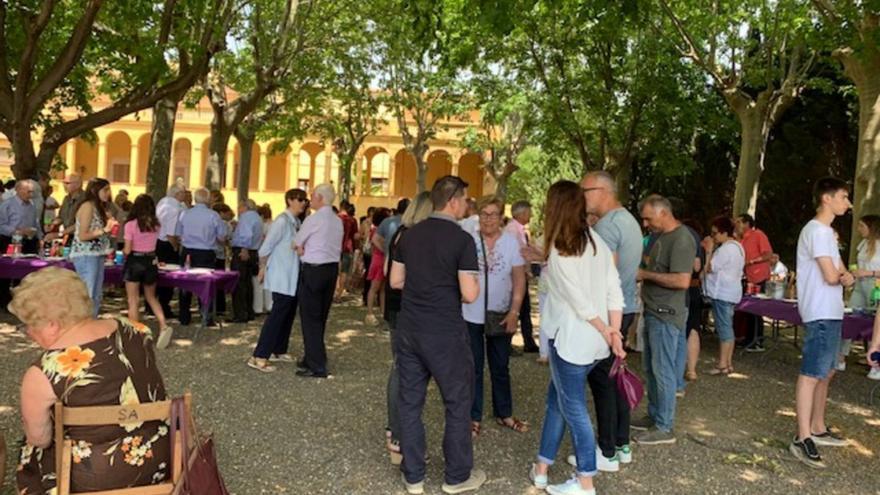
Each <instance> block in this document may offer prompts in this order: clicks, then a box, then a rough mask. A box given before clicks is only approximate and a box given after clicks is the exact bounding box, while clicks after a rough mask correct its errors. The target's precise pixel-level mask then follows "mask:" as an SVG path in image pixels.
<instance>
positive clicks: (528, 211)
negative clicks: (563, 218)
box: [504, 201, 538, 352]
mask: <svg viewBox="0 0 880 495" xmlns="http://www.w3.org/2000/svg"><path fill="white" fill-rule="evenodd" d="M510 215H511V216H512V217H513V218H512V219H511V220H510V222H507V226H506V227H504V230H505V231H506V232H509V233H511V234H513V236H514V237H515V238H516V240H517V241H519V246H520V248H524V247H526V246H528V245H529V234H528V233H527V232H526V227H527V226H528V225H529V222H530V221H531V219H532V205H530V204H529V202H528V201H517V202H515V203H513V205H512V206H511V207H510ZM531 299H532V298H531V296H529V281H528V278H527V279H526V294H525V296H523V302H522V306H520V307H519V328H520V332H522V339H523V352H538V345H537V344H535V337H534V328H533V326H532V303H531Z"/></svg>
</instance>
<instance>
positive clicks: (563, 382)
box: [538, 340, 596, 476]
mask: <svg viewBox="0 0 880 495" xmlns="http://www.w3.org/2000/svg"><path fill="white" fill-rule="evenodd" d="M549 353H550V387H549V388H548V390H547V409H546V411H545V412H544V427H543V429H542V430H541V447H540V449H539V450H538V462H543V463H545V464H549V465H552V464H553V460H554V459H556V453H557V452H558V451H559V445H560V444H561V443H562V437H563V435H564V434H565V427H566V426H568V429H569V430H570V431H571V443H572V446H573V448H574V454H575V457H576V458H577V474H578V476H595V475H596V437H595V436H594V435H593V425H592V423H591V422H590V411H589V410H588V409H587V394H586V385H587V375H589V374H590V370H592V369H593V366H594V365H595V364H596V363H591V364H588V365H586V366H580V365H577V364H572V363H569V362H566V361H565V360H563V359H562V358H560V357H559V354H557V353H556V346H555V345H554V341H553V340H551V341H550V346H549Z"/></svg>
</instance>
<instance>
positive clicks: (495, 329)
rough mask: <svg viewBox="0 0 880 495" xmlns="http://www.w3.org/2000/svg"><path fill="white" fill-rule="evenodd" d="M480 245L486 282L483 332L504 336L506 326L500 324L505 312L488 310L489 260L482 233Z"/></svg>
mask: <svg viewBox="0 0 880 495" xmlns="http://www.w3.org/2000/svg"><path fill="white" fill-rule="evenodd" d="M480 245H481V246H482V247H483V265H484V268H485V269H486V271H485V280H486V284H485V287H484V294H483V296H484V297H483V312H484V313H485V315H486V316H485V323H484V324H483V334H485V335H486V337H504V336H505V335H510V334H509V333H507V327H506V326H505V325H503V324H502V322H503V321H504V319H505V318H507V312H504V311H489V261H488V259H487V258H486V243H485V242H483V234H480Z"/></svg>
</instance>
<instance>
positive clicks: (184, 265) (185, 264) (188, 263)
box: [183, 255, 191, 272]
mask: <svg viewBox="0 0 880 495" xmlns="http://www.w3.org/2000/svg"><path fill="white" fill-rule="evenodd" d="M190 266H191V265H190V258H189V255H186V261H184V263H183V271H185V272H188V271H189V267H190Z"/></svg>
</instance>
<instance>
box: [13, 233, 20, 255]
mask: <svg viewBox="0 0 880 495" xmlns="http://www.w3.org/2000/svg"><path fill="white" fill-rule="evenodd" d="M12 254H13V255H16V256H18V255H19V254H21V234H14V235H13V236H12Z"/></svg>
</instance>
